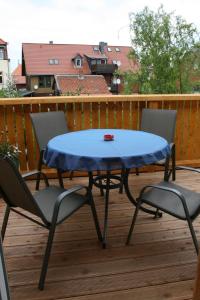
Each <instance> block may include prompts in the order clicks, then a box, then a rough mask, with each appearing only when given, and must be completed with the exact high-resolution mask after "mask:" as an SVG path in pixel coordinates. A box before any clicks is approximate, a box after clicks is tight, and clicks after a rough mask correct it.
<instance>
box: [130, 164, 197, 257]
mask: <svg viewBox="0 0 200 300" xmlns="http://www.w3.org/2000/svg"><path fill="white" fill-rule="evenodd" d="M178 169H182V170H188V171H193V172H197V173H200V170H197V169H194V168H189V167H178ZM143 203H145V204H147V205H150V206H152V207H154V208H156V209H157V210H160V211H163V212H165V213H168V214H169V215H172V216H174V217H176V218H178V219H180V220H185V221H187V223H188V226H189V229H190V233H191V235H192V239H193V243H194V246H195V249H196V252H197V254H198V252H199V246H198V242H197V238H196V234H195V231H194V228H193V225H192V222H193V221H194V220H195V218H196V217H197V216H198V215H199V213H200V193H197V192H194V191H191V190H189V189H187V188H184V187H182V186H180V185H177V184H174V183H173V182H171V181H170V182H169V181H163V182H160V183H159V184H157V185H153V184H152V185H147V186H145V187H144V188H143V189H142V190H141V192H140V195H139V198H138V199H137V206H136V209H135V213H134V216H133V220H132V224H131V227H130V230H129V234H128V238H127V244H129V242H130V239H131V235H132V232H133V228H134V225H135V222H136V218H137V215H138V212H139V209H140V207H141V205H142V204H143Z"/></svg>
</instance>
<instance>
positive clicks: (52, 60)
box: [49, 58, 59, 65]
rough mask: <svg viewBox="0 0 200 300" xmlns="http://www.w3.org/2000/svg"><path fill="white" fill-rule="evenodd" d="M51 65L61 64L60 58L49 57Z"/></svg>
mask: <svg viewBox="0 0 200 300" xmlns="http://www.w3.org/2000/svg"><path fill="white" fill-rule="evenodd" d="M49 65H59V60H58V59H57V58H52V59H49Z"/></svg>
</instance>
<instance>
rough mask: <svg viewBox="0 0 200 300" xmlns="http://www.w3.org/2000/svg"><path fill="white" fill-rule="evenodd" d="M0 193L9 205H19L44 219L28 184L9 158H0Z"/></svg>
mask: <svg viewBox="0 0 200 300" xmlns="http://www.w3.org/2000/svg"><path fill="white" fill-rule="evenodd" d="M0 170H1V172H0V193H1V194H2V196H3V198H4V201H5V202H6V203H7V204H8V205H9V206H10V207H20V208H23V209H25V210H26V211H28V212H31V213H33V214H35V215H37V216H39V217H40V218H41V219H42V220H43V221H44V220H45V218H44V216H43V214H42V212H41V211H40V209H39V207H38V205H37V203H36V202H35V199H34V198H33V196H32V194H31V192H30V190H29V189H28V186H27V185H26V183H25V181H24V179H23V178H22V176H21V174H20V173H19V171H18V169H17V167H16V166H15V164H14V163H13V162H12V161H11V160H10V159H9V158H7V157H6V158H1V159H0Z"/></svg>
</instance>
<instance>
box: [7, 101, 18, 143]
mask: <svg viewBox="0 0 200 300" xmlns="http://www.w3.org/2000/svg"><path fill="white" fill-rule="evenodd" d="M6 123H7V138H8V141H9V143H11V144H13V145H16V137H15V133H16V129H15V116H14V107H13V106H7V107H6Z"/></svg>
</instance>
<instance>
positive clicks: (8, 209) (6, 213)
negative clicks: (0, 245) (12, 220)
mask: <svg viewBox="0 0 200 300" xmlns="http://www.w3.org/2000/svg"><path fill="white" fill-rule="evenodd" d="M9 214H10V207H9V206H8V205H7V206H6V210H5V214H4V219H3V224H2V227H1V237H2V241H3V240H4V236H5V232H6V227H7V224H8V218H9Z"/></svg>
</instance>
